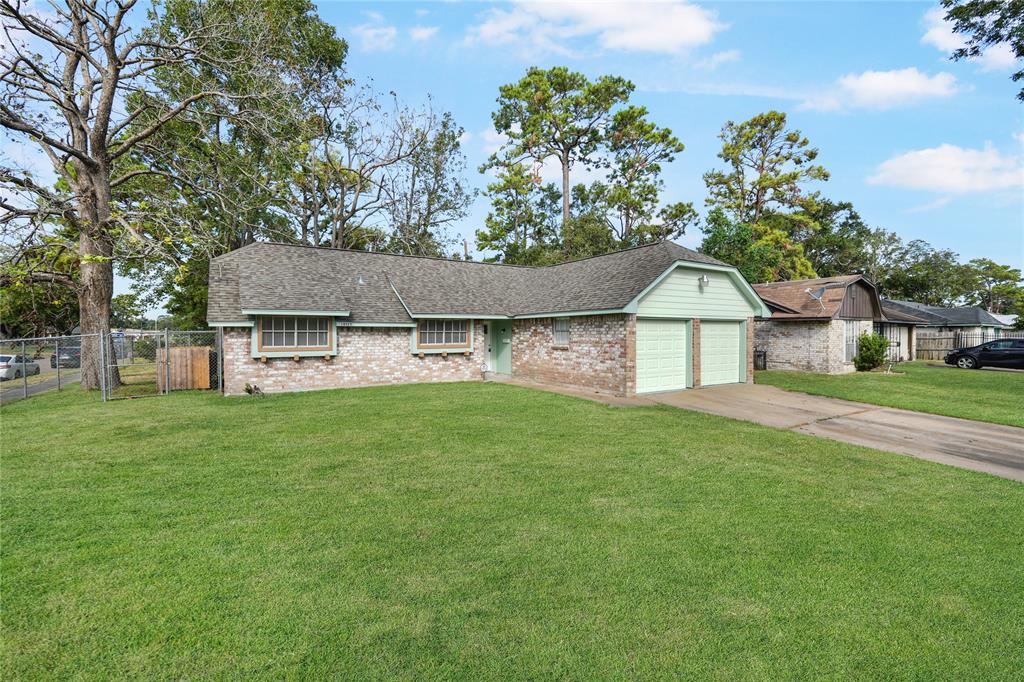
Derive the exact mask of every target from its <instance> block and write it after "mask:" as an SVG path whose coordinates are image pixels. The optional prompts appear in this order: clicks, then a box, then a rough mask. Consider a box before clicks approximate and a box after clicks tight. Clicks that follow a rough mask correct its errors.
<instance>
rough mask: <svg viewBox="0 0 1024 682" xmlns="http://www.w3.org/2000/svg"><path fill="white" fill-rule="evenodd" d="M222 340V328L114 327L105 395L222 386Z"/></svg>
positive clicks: (108, 397) (113, 397) (153, 393)
mask: <svg viewBox="0 0 1024 682" xmlns="http://www.w3.org/2000/svg"><path fill="white" fill-rule="evenodd" d="M222 341H223V339H222V337H221V334H220V332H219V331H215V330H204V331H173V330H170V329H165V330H163V331H152V332H136V333H131V334H126V333H120V332H111V333H110V334H109V335H107V339H106V343H104V344H101V346H102V353H103V356H104V358H103V366H104V372H103V399H104V400H119V399H122V398H141V397H144V396H156V395H167V394H168V393H170V392H171V391H186V390H218V391H219V390H220V388H221V385H222V371H221V366H222V365H221V357H222V348H223V343H222Z"/></svg>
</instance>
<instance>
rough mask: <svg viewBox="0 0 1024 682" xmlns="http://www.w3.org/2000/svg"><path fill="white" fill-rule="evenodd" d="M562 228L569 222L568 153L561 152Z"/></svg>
mask: <svg viewBox="0 0 1024 682" xmlns="http://www.w3.org/2000/svg"><path fill="white" fill-rule="evenodd" d="M560 160H561V162H562V229H563V230H564V229H565V226H566V225H568V224H569V154H568V152H562V157H561V159H560Z"/></svg>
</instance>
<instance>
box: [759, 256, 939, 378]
mask: <svg viewBox="0 0 1024 682" xmlns="http://www.w3.org/2000/svg"><path fill="white" fill-rule="evenodd" d="M754 289H755V290H756V291H757V293H758V295H759V296H760V297H761V299H762V300H764V302H765V303H766V304H767V305H768V308H769V309H770V310H771V316H766V317H764V318H759V319H758V320H756V321H755V322H754V347H755V348H757V349H758V350H764V351H766V354H767V357H766V360H767V368H768V369H784V370H797V371H802V372H819V373H822V374H842V373H845V372H852V371H854V366H853V358H854V356H856V355H857V350H858V349H857V345H858V339H859V338H860V336H861V334H866V333H867V334H870V333H872V332H876V333H879V334H882V335H883V336H885V337H887V338H888V339H889V358H890V359H891V360H893V361H901V360H913V359H914V333H915V332H914V326H915V325H916V324H918V323H919V322H920V321H921V320H920V319H919V318H917V317H915V316H913V315H911V314H907V313H903V312H901V311H897V310H886V309H884V308H883V305H882V301H881V299H880V298H879V296H878V291H877V289H876V288H875V285H873V284H872V283H871V282H869V281H868V280H867V279H866V278H865V277H864V276H863V275H843V276H840V277H823V278H819V279H801V280H793V281H790V282H772V283H768V284H755V285H754Z"/></svg>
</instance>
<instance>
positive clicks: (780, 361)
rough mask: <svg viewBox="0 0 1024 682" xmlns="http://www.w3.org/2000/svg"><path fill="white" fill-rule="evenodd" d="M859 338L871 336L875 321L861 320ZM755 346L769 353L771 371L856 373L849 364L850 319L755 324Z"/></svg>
mask: <svg viewBox="0 0 1024 682" xmlns="http://www.w3.org/2000/svg"><path fill="white" fill-rule="evenodd" d="M856 324H857V327H858V330H857V335H858V336H859V335H860V334H864V333H867V334H870V333H871V332H872V329H873V325H872V322H871V320H857V321H856ZM753 326H754V347H755V348H758V349H760V350H766V351H768V358H767V359H768V369H782V370H793V371H799V372H817V373H820V374H845V373H847V372H853V371H855V368H854V366H853V363H852V362H847V361H846V320H830V321H827V322H824V321H823V322H796V321H794V322H779V321H774V320H756V321H755V322H754V325H753Z"/></svg>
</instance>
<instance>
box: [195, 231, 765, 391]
mask: <svg viewBox="0 0 1024 682" xmlns="http://www.w3.org/2000/svg"><path fill="white" fill-rule="evenodd" d="M768 313H769V311H768V309H767V308H766V307H765V306H764V303H763V302H762V301H761V300H760V299H759V298H758V296H757V294H756V293H755V292H754V290H753V289H752V288H751V287H750V285H749V284H748V283H747V282H746V280H744V279H743V277H742V276H741V275H740V274H739V272H738V271H737V270H736V269H735V268H734V267H732V266H729V265H726V264H724V263H721V262H719V261H716V260H714V259H712V258H709V257H707V256H704V255H702V254H700V253H697V252H695V251H691V250H689V249H685V248H683V247H681V246H678V245H676V244H673V243H671V242H660V243H658V244H652V245H650V246H643V247H638V248H634V249H627V250H624V251H617V252H615V253H610V254H607V255H604V256H597V257H594V258H588V259H583V260H578V261H572V262H569V263H562V264H559V265H552V266H547V267H540V268H533V267H519V266H511V265H500V264H494V263H479V262H473V261H455V260H445V259H438V258H423V257H416V256H400V255H393V254H382V253H370V252H365V251H347V250H341V249H322V248H313V247H308V246H296V245H286V244H267V243H257V244H251V245H249V246H246V247H243V248H241V249H238V250H236V251H232V252H231V253H228V254H226V255H224V256H220V257H218V258H215V259H213V260H212V261H211V262H210V287H209V307H208V312H207V318H208V321H209V323H210V324H211V325H213V326H217V327H221V328H222V329H223V339H224V392H225V393H226V394H229V395H234V394H238V393H242V392H243V390H244V388H245V385H246V384H251V385H254V386H258V387H259V388H261V389H262V390H263V391H266V392H274V391H298V390H310V389H323V388H343V387H354V386H371V385H378V384H398V383H413V382H440V381H479V380H483V379H484V378H485V377H486V376H488V375H489V374H504V375H511V376H513V377H519V378H523V379H527V380H531V381H538V382H545V383H556V384H564V385H570V386H577V387H583V388H587V389H592V390H594V391H601V392H608V393H614V394H619V395H633V394H636V393H645V392H654V391H668V390H678V389H682V388H690V387H699V386H706V385H711V384H721V383H737V382H747V381H750V380H751V379H752V374H753V371H752V364H751V363H752V358H753V356H752V350H751V345H752V339H753V318H754V317H755V316H757V315H767V314H768Z"/></svg>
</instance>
